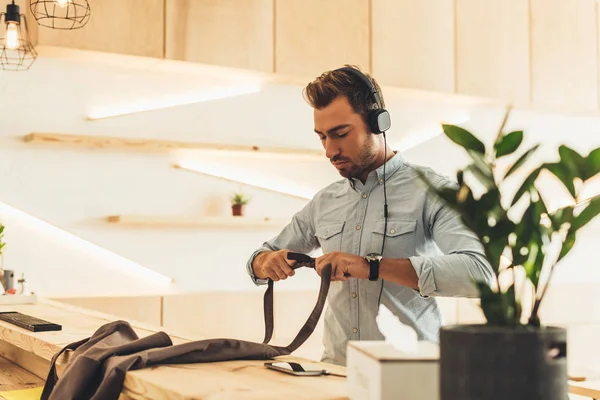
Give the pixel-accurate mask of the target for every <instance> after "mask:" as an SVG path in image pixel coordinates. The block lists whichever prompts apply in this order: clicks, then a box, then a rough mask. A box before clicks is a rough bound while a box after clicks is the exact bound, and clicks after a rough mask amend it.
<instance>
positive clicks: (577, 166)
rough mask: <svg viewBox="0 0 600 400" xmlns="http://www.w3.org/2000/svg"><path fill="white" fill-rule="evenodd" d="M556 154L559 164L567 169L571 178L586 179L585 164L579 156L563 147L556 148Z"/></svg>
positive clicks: (583, 159)
mask: <svg viewBox="0 0 600 400" xmlns="http://www.w3.org/2000/svg"><path fill="white" fill-rule="evenodd" d="M558 154H559V155H560V160H561V164H563V165H565V166H566V167H567V168H569V170H570V171H571V176H572V177H581V178H582V179H583V180H586V179H587V178H586V177H585V176H586V175H587V162H586V160H585V158H583V157H582V156H581V154H579V153H578V152H576V151H575V150H573V149H571V148H570V147H567V146H565V145H562V146H560V147H559V148H558Z"/></svg>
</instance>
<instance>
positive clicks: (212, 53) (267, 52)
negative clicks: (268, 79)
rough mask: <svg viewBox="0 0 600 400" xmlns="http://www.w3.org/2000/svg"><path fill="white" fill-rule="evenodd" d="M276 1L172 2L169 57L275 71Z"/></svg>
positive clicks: (205, 0)
mask: <svg viewBox="0 0 600 400" xmlns="http://www.w3.org/2000/svg"><path fill="white" fill-rule="evenodd" d="M273 5H274V1H273V0H167V13H166V15H167V31H166V32H167V34H166V56H167V58H169V59H172V60H183V61H192V62H199V63H206V64H215V65H222V66H229V67H236V68H247V69H253V70H259V71H264V72H272V71H273Z"/></svg>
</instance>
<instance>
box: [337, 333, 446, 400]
mask: <svg viewBox="0 0 600 400" xmlns="http://www.w3.org/2000/svg"><path fill="white" fill-rule="evenodd" d="M439 354H440V352H439V346H438V345H437V344H436V343H431V342H419V344H418V350H417V352H416V353H415V354H407V353H403V352H401V351H399V350H397V349H396V348H395V347H393V346H392V345H391V344H389V343H386V342H385V341H350V342H348V352H347V362H346V366H347V374H348V379H347V382H348V394H349V396H350V400H438V399H439V397H440V396H439Z"/></svg>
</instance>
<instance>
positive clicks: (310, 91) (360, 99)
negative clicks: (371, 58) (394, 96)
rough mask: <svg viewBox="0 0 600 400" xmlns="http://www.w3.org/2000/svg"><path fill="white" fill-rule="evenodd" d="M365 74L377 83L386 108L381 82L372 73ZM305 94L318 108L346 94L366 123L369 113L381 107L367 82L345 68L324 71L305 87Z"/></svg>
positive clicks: (355, 67)
mask: <svg viewBox="0 0 600 400" xmlns="http://www.w3.org/2000/svg"><path fill="white" fill-rule="evenodd" d="M345 66H346V67H350V68H354V69H357V70H359V71H360V68H358V67H357V66H354V65H345ZM365 75H366V76H367V77H368V78H369V79H370V80H371V82H373V85H375V88H376V89H377V91H378V92H379V95H380V97H381V107H383V108H385V101H384V100H383V94H382V93H381V88H380V87H379V84H378V83H377V81H376V80H375V79H373V78H371V76H370V75H368V74H365ZM303 95H304V99H305V100H306V101H307V102H308V104H310V105H311V107H313V108H315V109H317V110H320V109H322V108H324V107H327V106H328V105H329V104H331V102H332V101H333V100H334V99H335V98H337V97H339V96H346V98H347V99H348V102H349V103H350V105H351V106H352V108H353V109H354V112H355V113H357V114H359V115H360V116H361V117H362V118H363V120H364V121H365V123H366V122H367V120H366V116H367V113H368V112H369V111H371V110H374V109H377V108H379V105H378V104H377V103H376V102H375V99H374V98H373V95H372V94H371V89H370V87H369V86H367V83H366V82H364V81H363V80H362V79H360V78H359V77H358V76H356V75H355V74H354V73H352V72H348V71H343V70H342V71H340V70H333V71H327V72H324V73H323V74H322V75H321V76H319V77H318V78H317V79H315V80H314V81H312V82H310V83H309V84H308V85H307V86H306V87H305V88H304V91H303Z"/></svg>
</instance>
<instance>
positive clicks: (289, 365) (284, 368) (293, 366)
mask: <svg viewBox="0 0 600 400" xmlns="http://www.w3.org/2000/svg"><path fill="white" fill-rule="evenodd" d="M265 367H267V368H269V369H273V370H275V371H280V372H285V373H286V374H290V375H297V376H319V375H324V374H325V373H326V371H325V370H323V369H318V368H314V367H309V366H304V365H302V364H298V363H295V362H266V363H265Z"/></svg>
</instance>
